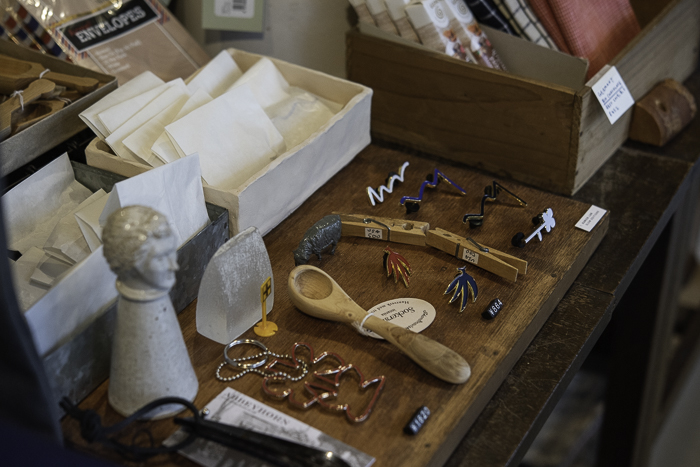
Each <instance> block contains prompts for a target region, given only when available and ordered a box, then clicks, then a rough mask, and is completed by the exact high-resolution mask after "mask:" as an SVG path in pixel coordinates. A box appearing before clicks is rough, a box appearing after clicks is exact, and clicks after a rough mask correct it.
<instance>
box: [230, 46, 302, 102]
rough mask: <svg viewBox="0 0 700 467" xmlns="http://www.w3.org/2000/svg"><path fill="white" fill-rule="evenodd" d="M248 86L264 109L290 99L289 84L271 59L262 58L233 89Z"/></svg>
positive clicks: (234, 84)
mask: <svg viewBox="0 0 700 467" xmlns="http://www.w3.org/2000/svg"><path fill="white" fill-rule="evenodd" d="M244 84H247V85H248V87H250V90H251V91H252V92H253V95H254V96H255V98H256V99H257V100H258V103H259V104H260V105H261V106H262V108H263V109H266V108H268V107H270V106H271V105H275V104H278V103H280V102H282V101H283V100H285V99H288V98H289V94H288V93H287V91H288V89H289V83H288V82H287V80H286V79H284V76H282V73H280V71H279V70H278V69H277V67H276V66H275V64H274V63H272V61H271V60H270V59H269V58H266V57H262V58H261V59H260V60H258V61H257V62H255V65H253V66H252V67H250V68H249V69H248V71H246V72H245V73H243V76H241V77H240V78H239V79H238V80H237V81H236V82H235V83H233V86H231V88H230V89H229V90H231V89H235V88H237V87H238V86H242V85H244Z"/></svg>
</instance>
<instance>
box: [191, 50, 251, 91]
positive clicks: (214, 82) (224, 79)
mask: <svg viewBox="0 0 700 467" xmlns="http://www.w3.org/2000/svg"><path fill="white" fill-rule="evenodd" d="M242 75H243V72H242V71H241V69H240V68H238V65H237V64H236V62H235V61H234V60H233V57H231V54H230V53H228V51H226V50H222V51H221V52H219V54H218V55H217V56H216V57H214V58H213V59H212V60H211V61H210V62H209V63H207V64H206V65H205V66H204V67H202V68H201V69H200V70H199V71H198V72H197V74H196V75H194V77H192V78H191V79H189V80H187V89H189V91H190V93H195V92H197V91H198V90H200V89H201V90H203V91H205V92H206V93H207V94H209V95H210V96H211V97H219V96H220V95H222V94H223V93H225V92H226V90H227V89H229V88H230V87H231V86H232V85H233V83H235V82H236V80H237V79H238V78H240V77H241V76H242Z"/></svg>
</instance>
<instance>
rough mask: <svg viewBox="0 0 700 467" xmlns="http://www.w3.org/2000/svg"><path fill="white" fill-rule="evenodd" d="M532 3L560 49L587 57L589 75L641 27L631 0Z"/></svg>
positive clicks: (599, 67)
mask: <svg viewBox="0 0 700 467" xmlns="http://www.w3.org/2000/svg"><path fill="white" fill-rule="evenodd" d="M530 5H531V6H532V9H533V10H534V11H535V14H537V16H539V18H540V20H541V21H542V24H544V27H545V28H546V29H547V31H548V32H549V34H550V35H551V36H552V39H554V42H555V43H556V44H557V46H558V47H559V48H560V49H561V50H563V51H568V53H570V54H571V55H575V56H577V57H585V58H587V59H588V61H589V62H590V66H589V68H588V77H589V78H590V77H591V76H593V75H594V74H596V73H597V72H598V70H600V69H601V68H602V67H603V66H604V65H605V64H606V63H608V62H609V61H610V60H612V59H613V58H614V57H615V55H617V54H618V53H619V52H620V51H621V50H622V49H623V48H624V47H625V46H626V45H627V43H628V42H629V41H630V40H631V39H632V38H633V37H634V36H636V35H637V34H638V33H639V31H640V27H639V22H638V21H637V17H636V16H635V15H634V11H632V7H631V6H630V3H629V0H530ZM560 41H561V43H560Z"/></svg>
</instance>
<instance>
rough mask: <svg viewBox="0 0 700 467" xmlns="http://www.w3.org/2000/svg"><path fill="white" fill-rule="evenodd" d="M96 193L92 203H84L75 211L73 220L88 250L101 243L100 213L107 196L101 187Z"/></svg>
mask: <svg viewBox="0 0 700 467" xmlns="http://www.w3.org/2000/svg"><path fill="white" fill-rule="evenodd" d="M95 195H97V196H96V197H95V198H91V199H92V200H93V202H92V203H90V204H88V205H84V206H83V207H81V208H80V209H79V210H78V211H77V212H76V213H75V220H76V221H77V222H78V227H80V231H81V232H82V233H83V237H84V238H85V241H86V242H87V244H88V248H90V251H95V250H96V249H98V248H99V247H100V245H102V226H100V214H102V211H103V210H104V208H105V205H106V204H107V199H109V196H108V195H107V193H106V192H105V191H104V190H103V189H101V188H100V189H99V190H98V191H96V192H95Z"/></svg>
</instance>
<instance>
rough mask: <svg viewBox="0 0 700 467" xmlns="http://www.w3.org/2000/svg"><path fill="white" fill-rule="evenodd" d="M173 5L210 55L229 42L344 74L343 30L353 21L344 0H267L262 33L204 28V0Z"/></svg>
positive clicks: (308, 65) (327, 71) (272, 55)
mask: <svg viewBox="0 0 700 467" xmlns="http://www.w3.org/2000/svg"><path fill="white" fill-rule="evenodd" d="M171 3H172V4H171V6H170V7H171V8H172V9H173V11H174V12H175V15H176V16H177V17H178V19H179V20H180V21H181V22H182V23H183V24H184V26H185V27H186V28H187V30H188V31H189V32H190V34H192V36H193V37H194V38H195V40H197V41H198V42H199V43H200V44H201V45H202V46H203V47H204V49H205V50H206V51H207V53H209V54H210V55H211V56H212V57H213V56H215V55H216V54H217V53H219V52H220V51H221V50H223V49H225V48H229V47H234V48H238V49H242V50H245V51H248V52H253V53H258V54H262V55H268V56H271V57H275V58H279V59H281V60H286V61H289V62H292V63H296V64H298V65H302V66H305V67H308V68H312V69H314V70H319V71H323V72H325V73H329V74H331V75H335V76H339V77H342V78H344V77H345V33H346V32H347V31H348V30H349V29H350V28H351V21H354V19H353V15H354V12H353V11H352V9H351V8H350V4H349V3H348V0H265V18H264V22H263V32H262V33H250V32H236V31H214V30H204V29H202V0H186V1H182V0H180V1H173V2H171Z"/></svg>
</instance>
